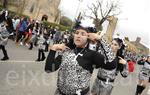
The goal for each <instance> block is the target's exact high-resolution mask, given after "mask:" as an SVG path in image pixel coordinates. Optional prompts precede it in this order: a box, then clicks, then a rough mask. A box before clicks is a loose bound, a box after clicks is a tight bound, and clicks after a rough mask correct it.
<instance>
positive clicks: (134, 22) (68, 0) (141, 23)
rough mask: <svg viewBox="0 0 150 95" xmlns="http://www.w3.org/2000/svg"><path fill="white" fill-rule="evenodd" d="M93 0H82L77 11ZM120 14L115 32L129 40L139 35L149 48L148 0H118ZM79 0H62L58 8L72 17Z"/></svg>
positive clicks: (149, 11)
mask: <svg viewBox="0 0 150 95" xmlns="http://www.w3.org/2000/svg"><path fill="white" fill-rule="evenodd" d="M94 1H95V0H83V1H82V2H81V3H80V7H79V11H83V10H85V9H87V5H89V6H90V4H91V3H92V2H94ZM120 5H121V7H120V8H121V11H122V12H121V14H119V15H118V24H117V29H116V31H115V33H119V34H120V35H121V36H122V37H125V36H128V37H129V39H130V40H132V41H133V40H135V39H136V37H141V38H142V40H141V43H143V44H145V45H146V46H147V47H149V48H150V24H149V22H150V0H120ZM78 6H79V0H62V1H61V4H60V9H61V10H62V11H63V15H65V16H67V17H69V18H71V19H74V18H75V17H76V16H77V12H79V11H77V10H78Z"/></svg>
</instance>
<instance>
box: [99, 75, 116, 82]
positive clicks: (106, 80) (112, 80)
mask: <svg viewBox="0 0 150 95" xmlns="http://www.w3.org/2000/svg"><path fill="white" fill-rule="evenodd" d="M97 78H98V79H99V80H101V81H104V82H114V81H115V80H114V79H108V78H107V79H104V78H101V77H99V76H97Z"/></svg>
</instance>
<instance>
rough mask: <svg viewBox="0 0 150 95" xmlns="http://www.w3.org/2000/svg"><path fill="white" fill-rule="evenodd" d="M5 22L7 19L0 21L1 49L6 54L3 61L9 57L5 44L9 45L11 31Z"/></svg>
mask: <svg viewBox="0 0 150 95" xmlns="http://www.w3.org/2000/svg"><path fill="white" fill-rule="evenodd" d="M5 23H6V22H5V21H3V22H2V23H0V49H2V51H3V54H4V57H3V58H2V59H1V60H2V61H4V60H8V59H9V57H8V54H7V50H6V49H5V46H6V45H7V42H8V37H9V33H8V31H7V29H6V26H5Z"/></svg>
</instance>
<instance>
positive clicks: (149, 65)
mask: <svg viewBox="0 0 150 95" xmlns="http://www.w3.org/2000/svg"><path fill="white" fill-rule="evenodd" d="M144 60H145V59H144ZM138 63H139V64H143V67H142V70H141V71H140V73H139V76H138V78H139V82H138V84H137V88H136V93H135V95H141V94H142V92H143V90H144V89H145V88H146V86H147V84H148V82H149V78H150V55H148V56H147V58H146V61H143V60H140V61H138Z"/></svg>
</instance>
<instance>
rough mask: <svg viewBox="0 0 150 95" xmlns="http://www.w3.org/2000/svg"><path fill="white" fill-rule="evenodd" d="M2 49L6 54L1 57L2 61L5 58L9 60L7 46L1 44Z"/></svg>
mask: <svg viewBox="0 0 150 95" xmlns="http://www.w3.org/2000/svg"><path fill="white" fill-rule="evenodd" d="M1 49H2V51H3V54H4V57H3V58H2V59H1V60H2V61H5V60H8V59H9V57H8V55H7V51H6V49H5V46H3V45H2V46H1Z"/></svg>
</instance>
